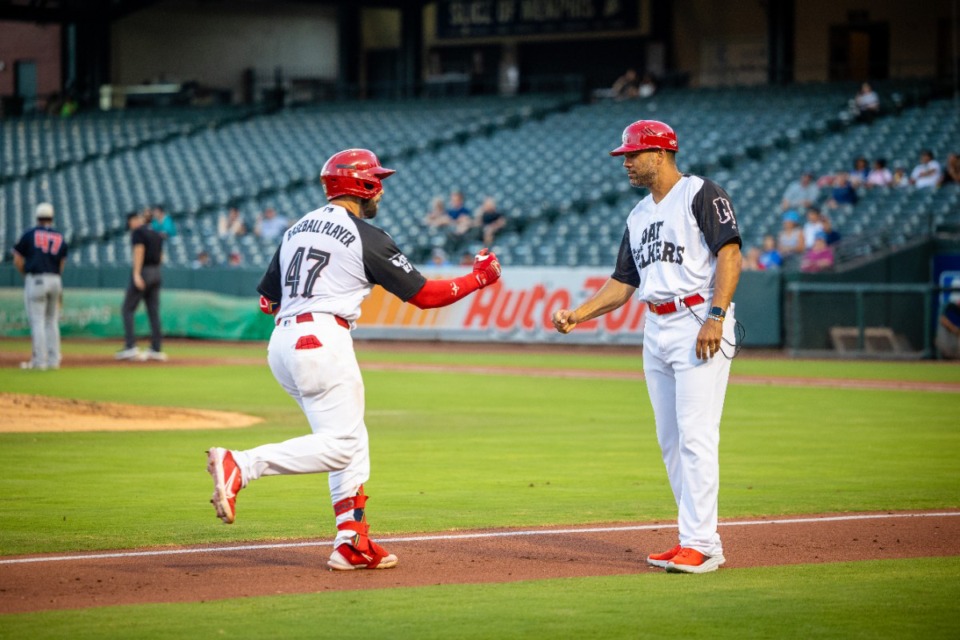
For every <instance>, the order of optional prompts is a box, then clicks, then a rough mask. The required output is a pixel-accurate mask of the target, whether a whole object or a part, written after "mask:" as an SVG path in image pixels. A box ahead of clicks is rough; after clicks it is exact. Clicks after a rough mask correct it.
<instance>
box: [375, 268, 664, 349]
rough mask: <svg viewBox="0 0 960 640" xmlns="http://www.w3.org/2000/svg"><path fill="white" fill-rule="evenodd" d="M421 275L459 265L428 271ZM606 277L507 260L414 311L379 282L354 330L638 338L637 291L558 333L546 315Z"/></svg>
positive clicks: (462, 336)
mask: <svg viewBox="0 0 960 640" xmlns="http://www.w3.org/2000/svg"><path fill="white" fill-rule="evenodd" d="M424 275H426V276H427V277H428V278H448V277H452V276H456V275H462V272H461V273H451V272H449V271H446V270H444V271H436V272H430V271H428V270H424ZM608 277H609V272H608V271H603V270H599V269H592V268H575V269H574V268H548V267H540V268H532V267H531V268H517V267H514V268H510V267H506V268H505V269H504V274H503V278H502V279H501V280H500V281H499V282H498V283H497V284H495V285H493V286H490V287H487V288H486V289H482V290H480V291H477V292H476V293H474V294H472V295H470V296H468V297H467V298H465V299H463V300H461V301H459V302H457V303H455V304H453V305H450V306H448V307H443V308H440V309H428V310H425V311H421V310H420V309H417V308H416V307H414V306H413V305H409V304H404V303H402V302H401V301H400V300H398V299H397V298H396V297H394V296H393V295H391V294H389V293H387V292H385V291H384V290H383V289H381V288H380V287H376V288H374V290H373V292H372V293H371V294H370V297H369V298H367V300H366V301H365V302H364V304H363V307H362V313H361V316H360V320H359V321H358V323H357V325H358V326H357V333H356V336H357V338H360V339H363V338H401V339H402V338H415V339H453V340H482V339H494V340H503V341H514V342H539V341H548V340H549V341H557V340H563V341H566V342H580V343H639V342H641V341H642V338H643V334H642V329H643V314H644V312H645V311H646V305H644V304H642V303H640V302H639V301H638V300H637V299H636V298H631V299H630V301H629V302H628V303H627V304H625V305H624V306H623V307H621V308H620V309H617V310H616V311H613V312H611V313H608V314H606V315H605V316H602V317H601V318H598V319H596V320H592V321H590V322H587V323H584V324H582V325H579V326H578V327H577V328H576V330H574V332H573V333H572V334H570V335H569V336H561V335H560V334H558V333H557V332H556V331H555V330H554V328H553V323H552V322H551V321H550V318H551V316H552V314H553V312H554V311H556V310H557V309H564V308H566V309H572V308H574V307H576V306H577V305H578V304H580V303H581V302H583V301H584V300H586V299H587V298H588V297H589V296H591V295H592V294H593V293H595V292H596V291H597V290H599V289H600V287H602V286H603V283H604V282H606V281H607V278H608Z"/></svg>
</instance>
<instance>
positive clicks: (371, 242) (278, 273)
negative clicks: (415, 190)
mask: <svg viewBox="0 0 960 640" xmlns="http://www.w3.org/2000/svg"><path fill="white" fill-rule="evenodd" d="M425 282H426V278H424V277H423V275H422V274H421V273H420V272H419V271H417V270H416V269H415V268H414V266H413V265H411V264H410V262H409V261H408V260H407V258H406V256H404V255H403V253H401V252H400V249H398V248H397V245H396V243H395V242H394V241H393V238H391V237H390V235H389V234H388V233H387V232H386V231H383V230H382V229H379V228H377V227H375V226H373V225H371V224H370V223H369V222H367V221H365V220H361V219H359V218H357V217H355V216H353V215H350V213H349V212H348V211H347V210H346V209H344V208H343V207H340V206H337V205H333V204H330V205H327V206H325V207H322V208H320V209H317V210H316V211H311V212H310V213H308V214H307V215H305V216H303V217H302V218H301V219H300V220H298V221H297V222H296V223H294V224H293V226H291V227H290V228H289V229H287V231H286V232H285V233H284V234H283V237H282V238H281V240H280V246H279V247H278V248H277V252H276V253H275V254H274V256H273V260H271V261H270V265H269V266H268V267H267V272H266V273H265V274H264V276H263V278H262V279H261V280H260V284H259V286H258V287H257V291H259V292H260V293H261V294H262V295H264V296H265V297H267V298H269V299H270V300H273V301H275V302H279V303H280V311H279V313H278V314H277V317H278V318H286V317H289V316H296V315H299V314H301V313H307V312H311V313H329V314H332V315H337V316H340V317H342V318H344V319H346V320H349V321H350V322H351V323H353V322H355V321H356V320H357V318H359V317H360V304H361V303H362V302H363V300H364V298H366V297H367V295H369V294H370V290H371V289H373V286H374V285H377V284H378V285H380V286H382V287H383V288H384V289H386V290H387V291H389V292H390V293H392V294H394V295H395V296H397V297H398V298H400V299H401V300H403V301H404V302H406V301H407V300H409V299H410V298H411V297H413V296H414V295H415V294H416V293H417V292H418V291H419V290H420V289H421V288H422V287H423V285H424V283H425Z"/></svg>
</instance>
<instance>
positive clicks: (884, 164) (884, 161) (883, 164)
mask: <svg viewBox="0 0 960 640" xmlns="http://www.w3.org/2000/svg"><path fill="white" fill-rule="evenodd" d="M874 162H876V163H877V166H878V167H880V168H881V169H886V168H887V159H886V158H877V159H876V160H874Z"/></svg>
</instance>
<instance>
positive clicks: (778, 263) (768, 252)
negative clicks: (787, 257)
mask: <svg viewBox="0 0 960 640" xmlns="http://www.w3.org/2000/svg"><path fill="white" fill-rule="evenodd" d="M757 264H758V265H759V268H760V270H761V271H770V270H772V269H779V268H780V267H782V266H783V257H782V256H781V255H780V252H779V251H777V239H776V238H774V237H773V236H772V235H771V234H769V233H768V234H767V235H765V236H763V245H762V246H761V248H760V256H759V257H758V258H757Z"/></svg>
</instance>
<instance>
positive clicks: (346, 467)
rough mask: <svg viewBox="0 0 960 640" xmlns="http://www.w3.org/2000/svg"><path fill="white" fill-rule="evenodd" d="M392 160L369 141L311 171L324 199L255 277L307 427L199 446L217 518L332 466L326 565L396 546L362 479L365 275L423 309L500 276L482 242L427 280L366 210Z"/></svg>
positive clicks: (367, 559)
mask: <svg viewBox="0 0 960 640" xmlns="http://www.w3.org/2000/svg"><path fill="white" fill-rule="evenodd" d="M393 173H394V171H393V170H392V169H387V168H385V167H381V166H380V161H379V160H378V159H377V156H376V155H374V154H373V152H371V151H368V150H366V149H347V150H346V151H341V152H339V153H336V154H334V155H333V156H331V157H330V159H329V160H327V162H326V164H324V166H323V170H322V171H321V173H320V179H321V181H322V183H323V188H324V191H325V193H326V195H327V200H328V201H329V204H328V205H326V206H324V207H321V208H319V209H317V210H315V211H311V212H310V213H308V214H306V215H305V216H303V218H301V219H300V220H298V221H297V222H296V223H294V224H293V226H291V227H290V228H289V229H287V231H286V232H285V233H284V234H283V236H282V238H281V242H280V246H279V248H278V249H277V252H276V253H275V254H274V256H273V260H272V261H271V262H270V265H269V266H268V267H267V272H266V274H264V276H263V279H262V280H261V281H260V285H259V286H258V287H257V289H258V290H259V292H260V294H261V296H260V308H261V309H262V310H263V311H264V312H265V313H271V314H275V315H276V327H275V328H274V331H273V335H272V336H271V338H270V345H269V348H268V361H269V363H270V369H271V371H272V372H273V375H274V377H276V379H277V381H278V382H279V383H280V386H282V387H283V389H284V390H285V391H286V392H287V393H289V394H290V395H291V396H292V397H293V399H294V400H296V401H297V404H299V405H300V408H301V409H302V410H303V412H304V413H305V414H306V416H307V420H308V421H309V422H310V429H311V431H312V432H313V433H312V434H310V435H307V436H302V437H299V438H294V439H292V440H287V441H286V442H280V443H277V444H267V445H263V446H260V447H256V448H254V449H248V450H246V451H237V450H232V451H231V450H227V449H223V448H219V447H214V448H211V449H210V450H209V451H208V452H207V470H208V471H209V472H210V474H211V475H212V476H213V482H214V491H213V499H212V500H211V501H212V502H213V504H214V506H215V507H216V510H217V516H218V517H219V518H220V519H221V520H223V521H224V522H226V523H228V524H229V523H231V522H233V521H234V518H235V517H236V495H237V492H238V491H240V489H242V488H243V487H245V486H247V484H248V483H249V482H251V481H253V480H256V479H258V478H260V477H262V476H271V475H287V474H300V473H323V472H326V473H328V474H329V476H328V479H329V485H330V498H331V501H332V502H333V511H334V515H335V516H336V524H337V535H336V539H335V540H334V543H333V547H334V550H333V553H332V554H331V555H330V559H329V561H328V562H327V565H328V566H329V567H330V568H331V569H337V570H352V569H388V568H390V567H393V566H395V565H396V564H397V557H396V556H395V555H393V554H392V553H389V552H388V551H387V550H386V549H384V548H383V547H381V546H380V545H378V544H377V543H376V542H374V541H373V540H371V539H370V537H369V534H368V532H369V525H368V524H367V522H366V515H365V508H364V507H365V505H366V502H367V496H366V494H365V493H364V490H363V484H364V483H365V482H367V480H368V479H369V478H370V449H369V445H368V440H367V427H366V425H365V424H364V417H363V414H364V389H363V379H362V377H361V375H360V367H359V365H358V364H357V358H356V355H355V354H354V351H353V339H352V337H351V335H350V330H351V329H353V327H354V326H355V325H356V321H357V319H358V318H359V317H360V303H361V302H363V300H364V298H366V297H367V295H369V293H370V291H371V289H372V288H373V287H374V285H380V286H382V287H383V288H384V289H386V290H387V291H389V292H390V293H392V294H394V295H395V296H397V297H398V298H400V299H401V300H403V301H404V302H409V303H411V304H414V305H416V306H417V307H419V308H421V309H429V308H435V307H443V306H446V305H449V304H452V303H454V302H456V301H457V300H460V299H461V298H463V297H465V296H467V295H469V294H470V293H473V292H474V291H476V290H478V289H481V288H483V287H486V286H489V285H491V284H493V283H495V282H496V281H497V280H499V278H500V263H499V262H498V261H497V257H496V256H495V255H494V254H492V253H488V252H487V250H486V249H484V250H483V251H481V252H480V254H479V255H477V256H476V259H475V260H474V263H473V271H471V272H470V273H469V274H467V275H465V276H462V277H459V278H453V279H449V280H427V279H426V278H425V277H424V276H423V275H422V274H420V272H419V271H417V269H416V268H414V266H413V265H411V264H410V262H409V261H408V260H407V258H406V256H404V255H403V253H402V252H401V251H400V249H399V248H398V247H397V245H396V243H394V241H393V238H391V237H390V236H389V235H388V234H387V233H386V232H385V231H383V230H381V229H379V228H378V227H375V226H373V225H372V224H371V223H370V222H368V220H372V219H373V218H374V217H375V216H376V215H377V208H378V206H379V204H380V199H381V198H382V197H383V185H382V181H383V180H384V179H386V178H387V177H389V176H390V175H392V174H393Z"/></svg>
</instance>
